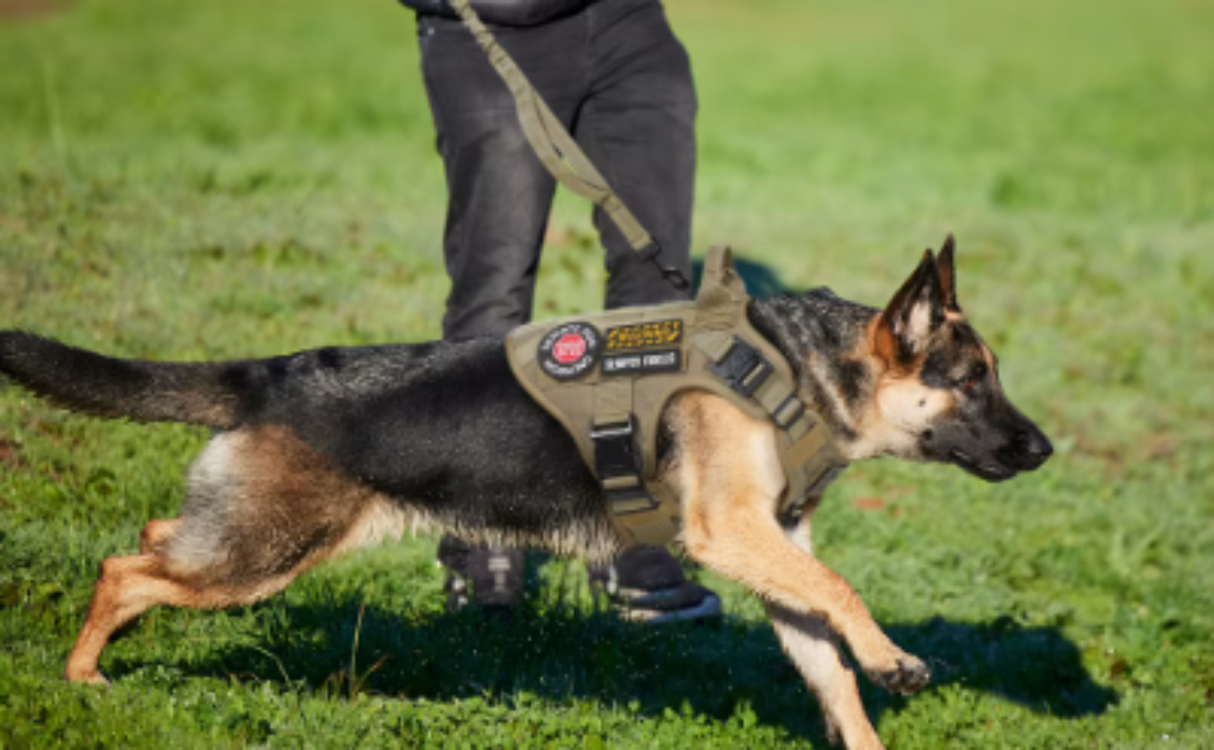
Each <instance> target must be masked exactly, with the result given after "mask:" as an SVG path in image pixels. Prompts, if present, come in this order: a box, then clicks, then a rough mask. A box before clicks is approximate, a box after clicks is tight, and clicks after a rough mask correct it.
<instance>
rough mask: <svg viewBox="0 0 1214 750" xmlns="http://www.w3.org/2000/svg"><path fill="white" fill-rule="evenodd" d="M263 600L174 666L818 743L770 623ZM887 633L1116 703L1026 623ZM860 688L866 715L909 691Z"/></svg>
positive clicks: (346, 691) (945, 677) (922, 650)
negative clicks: (679, 722) (583, 711)
mask: <svg viewBox="0 0 1214 750" xmlns="http://www.w3.org/2000/svg"><path fill="white" fill-rule="evenodd" d="M259 607H262V608H270V609H273V610H274V611H273V612H272V613H267V615H268V616H267V617H266V618H264V619H265V620H266V621H268V622H269V623H271V625H270V626H269V628H268V633H267V638H266V640H265V641H264V642H262V643H259V644H257V645H254V646H242V647H236V648H231V649H216V650H215V651H214V652H212V654H211V655H209V656H207V657H204V658H203V659H202V660H201V661H200V660H198V659H197V657H196V656H195V657H193V658H186V659H183V661H181V662H180V663H179V664H177V665H175V666H176V668H177V669H180V670H181V671H183V672H184V673H186V674H192V675H199V676H202V675H206V676H216V677H221V678H229V679H237V680H240V681H242V682H243V681H248V680H257V681H268V682H278V683H280V684H284V685H286V684H287V683H289V688H290V689H303V690H308V691H315V692H317V693H319V694H331V695H335V696H342V697H348V696H349V695H351V694H352V693H353V692H354V691H358V692H369V693H373V694H380V695H386V696H393V697H399V698H402V699H418V698H426V699H429V700H435V701H446V700H452V699H457V698H471V697H488V698H490V699H495V700H502V701H505V702H507V703H508V702H510V701H511V700H512V699H513V697H514V696H516V695H519V694H530V695H534V696H538V697H540V698H543V699H546V700H550V701H553V702H554V703H561V702H564V701H568V700H570V699H579V698H581V699H590V700H594V701H597V702H601V703H603V704H605V705H615V706H629V707H630V708H631V710H634V711H636V712H637V714H638V715H640V716H653V715H659V714H661V713H662V712H664V711H665V710H666V709H668V708H670V709H673V710H675V711H679V712H692V713H693V714H696V715H705V716H709V717H713V718H716V719H720V720H725V719H728V718H729V717H731V716H734V715H735V714H736V713H737V711H738V710H739V709H740V708H741V707H746V708H749V709H750V710H752V711H753V712H754V714H755V717H756V718H757V720H758V721H759V722H760V723H762V724H766V725H769V726H774V727H783V728H784V729H785V730H786V731H788V732H789V733H790V734H791V735H793V736H795V737H801V738H805V739H808V740H810V741H811V742H812V743H813V744H814V745H815V746H822V745H824V744H825V742H826V739H825V732H824V726H823V724H822V720H821V718H820V713H819V711H817V710H816V708H815V705H814V701H813V699H812V698H811V697H810V696H809V694H808V691H807V690H806V688H805V686H804V683H803V682H802V681H801V678H800V677H799V675H798V674H797V672H796V670H795V669H794V668H793V667H792V665H791V663H790V662H789V661H788V659H787V658H786V657H785V656H784V655H783V654H782V653H781V651H780V647H779V644H778V642H777V640H776V638H775V635H774V634H773V632H772V631H771V628H770V627H769V626H768V625H767V624H766V623H755V622H749V621H744V620H741V619H737V618H726V620H725V621H724V622H722V623H718V624H713V625H696V624H675V625H667V626H661V627H645V626H641V625H635V624H629V623H626V622H622V621H620V620H619V619H618V618H617V617H616V616H615V615H613V614H611V613H609V612H606V611H588V610H586V609H583V608H576V607H559V606H558V607H555V608H554V607H551V606H547V607H546V609H545V610H544V611H541V610H540V608H539V607H538V606H536V605H534V604H525V605H523V606H520V607H518V608H517V609H516V610H514V611H513V613H511V614H508V615H502V616H494V615H490V614H485V613H482V612H480V611H478V610H475V609H469V610H465V611H462V612H459V613H455V614H446V613H441V612H437V611H428V612H427V611H421V610H415V611H408V612H405V613H404V614H402V613H401V612H390V611H386V610H383V609H379V608H377V607H374V606H366V607H364V606H362V605H361V604H360V602H359V601H358V600H356V599H354V598H353V596H352V597H351V598H350V599H349V600H348V601H344V602H339V603H335V604H331V605H312V604H309V605H298V606H297V605H290V604H287V603H286V602H284V601H283V600H281V599H279V600H278V601H275V602H270V603H267V604H263V605H259ZM280 625H281V626H280ZM886 631H887V632H888V633H889V635H890V637H891V638H892V639H893V640H894V641H895V642H896V643H898V644H899V645H901V646H902V647H903V648H905V649H906V650H908V651H910V652H911V653H915V654H917V655H918V656H920V657H921V658H923V659H924V660H925V661H927V662H928V663H929V664H930V665H931V667H932V671H933V675H934V676H933V680H932V687H931V688H929V689H940V688H941V687H944V686H954V685H961V686H962V687H963V689H965V690H978V691H983V692H988V693H993V694H996V695H998V696H1000V697H1001V698H1002V699H1004V700H1007V701H1010V702H1013V703H1016V704H1018V705H1021V706H1024V707H1027V708H1029V709H1031V710H1033V711H1035V712H1038V713H1044V714H1048V715H1051V716H1054V717H1060V718H1074V717H1081V716H1087V715H1093V714H1101V713H1103V712H1105V711H1106V710H1107V709H1108V708H1109V707H1110V706H1112V705H1115V704H1116V703H1117V700H1118V699H1117V695H1116V693H1115V692H1114V691H1113V690H1111V689H1109V688H1106V687H1103V686H1101V685H1099V684H1097V683H1095V682H1094V681H1093V680H1092V679H1091V677H1090V675H1089V674H1088V673H1087V671H1086V669H1085V668H1084V667H1083V665H1082V663H1081V660H1080V656H1079V651H1078V649H1077V648H1076V647H1075V645H1074V644H1073V643H1072V642H1071V641H1069V640H1067V639H1066V638H1065V637H1064V636H1063V635H1062V634H1061V633H1060V632H1059V631H1058V630H1057V629H1056V628H1053V627H1040V628H1038V627H1031V628H1030V627H1024V626H1021V625H1019V624H1016V623H1015V622H1014V621H1012V620H1011V619H1010V618H1002V619H999V620H996V621H994V622H991V623H979V624H971V623H960V622H948V621H945V620H943V619H939V618H937V619H935V620H932V621H929V622H926V623H921V624H897V625H892V626H888V627H886ZM355 643H357V652H355V651H354V644H355ZM355 654H356V655H355ZM352 656H354V657H355V658H353V659H352ZM153 661H154V660H151V659H142V658H135V659H129V660H115V662H114V663H112V664H111V665H110V669H109V672H110V674H111V676H113V677H115V678H117V679H119V680H121V679H122V675H123V674H124V673H130V672H132V671H136V670H140V669H143V668H146V667H151V666H154V665H153ZM155 661H156V664H155V665H163V662H162V661H159V660H155ZM166 666H168V665H166ZM859 682H860V683H861V686H862V692H863V693H864V696H863V697H864V704H865V706H866V708H867V710H868V712H869V715H870V717H871V718H872V719H873V721H874V724H875V723H876V721H877V720H878V719H879V718H880V715H881V714H882V713H883V712H884V711H887V710H891V709H897V708H898V707H900V706H902V705H903V704H904V703H905V701H906V700H908V699H906V698H902V697H898V696H891V695H888V694H886V693H884V692H883V691H881V690H880V689H878V688H876V687H874V686H873V685H872V684H870V683H869V682H868V681H867V680H866V679H864V678H860V680H859ZM910 700H913V699H910Z"/></svg>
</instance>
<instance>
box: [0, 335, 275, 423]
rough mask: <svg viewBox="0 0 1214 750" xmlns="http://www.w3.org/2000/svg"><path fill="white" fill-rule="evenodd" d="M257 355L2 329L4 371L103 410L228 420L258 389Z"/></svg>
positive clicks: (98, 412)
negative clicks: (114, 351)
mask: <svg viewBox="0 0 1214 750" xmlns="http://www.w3.org/2000/svg"><path fill="white" fill-rule="evenodd" d="M259 369H260V368H257V367H256V363H255V362H249V361H245V362H240V361H235V362H145V361H141V360H133V359H115V358H113V357H106V356H104V355H101V354H97V353H96V352H91V351H88V350H87V349H78V348H76V347H73V346H68V345H67V344H61V343H59V342H58V341H54V340H52V339H47V338H43V337H41V336H37V335H35V334H32V333H27V332H25V331H0V373H3V374H4V375H7V376H9V377H10V378H12V379H13V380H14V381H16V382H17V383H19V384H21V385H22V386H25V387H26V388H28V389H29V390H31V391H33V392H34V393H36V394H38V395H39V396H42V397H43V398H45V399H47V400H48V401H51V402H53V403H55V404H57V405H59V406H63V407H66V408H68V409H72V410H75V411H81V412H85V413H87V414H93V415H95V416H99V417H129V418H130V419H134V420H137V421H140V422H187V423H190V424H200V425H208V426H210V427H218V428H229V427H233V426H235V425H236V424H238V423H239V421H240V417H241V414H242V412H244V411H246V408H247V407H248V406H249V403H248V401H249V398H250V397H255V395H256V392H257V391H261V390H262V389H261V388H259V387H257V384H256V383H255V382H254V381H257V380H259V378H258V374H259Z"/></svg>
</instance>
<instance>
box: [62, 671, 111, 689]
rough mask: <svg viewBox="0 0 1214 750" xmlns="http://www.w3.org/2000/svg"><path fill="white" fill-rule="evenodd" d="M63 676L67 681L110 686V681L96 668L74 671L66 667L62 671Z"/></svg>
mask: <svg viewBox="0 0 1214 750" xmlns="http://www.w3.org/2000/svg"><path fill="white" fill-rule="evenodd" d="M63 678H64V679H65V680H67V681H68V682H76V683H83V684H85V685H102V686H104V687H109V686H110V681H109V680H107V679H106V678H105V675H103V674H101V672H100V671H99V670H96V669H94V670H92V671H74V670H72V669H67V670H65V671H64V673H63Z"/></svg>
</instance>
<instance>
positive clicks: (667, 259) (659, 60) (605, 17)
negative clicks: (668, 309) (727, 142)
mask: <svg viewBox="0 0 1214 750" xmlns="http://www.w3.org/2000/svg"><path fill="white" fill-rule="evenodd" d="M591 26H592V30H591V33H592V36H591V44H592V49H593V50H594V58H593V60H594V62H593V64H594V74H593V77H592V79H591V90H590V94H589V96H588V98H587V100H586V103H585V105H584V106H583V107H582V111H581V113H580V114H579V116H578V122H577V139H578V142H579V143H580V144H581V145H582V147H583V148H584V149H585V151H586V153H587V155H588V156H589V157H590V159H591V160H592V161H593V162H594V163H595V164H596V165H597V166H598V168H599V170H600V171H601V172H602V173H603V176H604V177H605V178H606V179H607V181H608V182H609V183H610V184H611V186H612V187H613V188H614V189H615V191H616V192H617V193H618V194H619V196H620V198H621V199H622V200H623V201H624V204H625V205H626V206H628V208H629V209H630V210H631V211H632V212H633V214H635V215H636V217H637V219H638V220H639V221H640V222H641V224H642V226H644V227H645V228H646V229H647V230H648V231H649V232H650V234H652V235H653V236H654V238H655V239H657V241H658V242H659V243H660V244H661V246H662V257H661V259H662V262H663V263H664V264H666V265H671V266H674V267H676V268H678V269H679V270H681V271H682V272H683V273H684V274H685V275H686V276H687V277H688V278H690V276H691V271H690V256H689V251H690V244H691V213H692V203H693V200H694V195H695V163H696V143H695V116H696V109H697V102H696V94H695V87H694V85H693V83H692V77H691V65H690V62H689V60H688V58H687V53H686V52H685V51H684V49H683V46H682V45H681V44H680V43H679V41H678V39H676V38H675V36H674V34H673V32H672V31H671V29H670V26H669V24H668V23H667V22H666V16H665V12H664V11H663V9H662V6H661V4H660V3H658V2H653V1H650V0H620V2H610V3H603V4H601V5H596V6H593V8H592V9H591ZM594 221H595V225H596V227H597V228H598V230H599V232H600V236H601V238H602V242H603V246H604V247H605V248H606V250H607V261H606V262H607V271H608V279H607V294H606V302H607V305H606V306H607V308H608V309H611V308H616V307H628V306H632V305H650V304H656V303H660V302H668V301H674V300H679V299H686V298H687V296H688V293H687V292H685V291H679V290H677V289H675V288H674V287H673V286H671V285H670V283H669V282H668V281H667V280H666V279H665V278H664V277H663V276H662V275H661V274H660V273H659V272H658V271H657V269H656V268H655V267H654V266H653V264H652V263H649V262H647V261H643V260H642V259H641V258H640V257H638V256H637V254H636V252H635V251H634V250H633V249H632V247H631V246H630V245H629V244H628V242H627V241H626V240H625V238H624V236H623V234H621V233H620V231H619V229H618V228H617V227H616V226H615V225H614V223H612V221H611V219H610V217H609V216H608V215H607V214H606V213H605V212H604V211H602V210H601V209H596V211H595V213H594Z"/></svg>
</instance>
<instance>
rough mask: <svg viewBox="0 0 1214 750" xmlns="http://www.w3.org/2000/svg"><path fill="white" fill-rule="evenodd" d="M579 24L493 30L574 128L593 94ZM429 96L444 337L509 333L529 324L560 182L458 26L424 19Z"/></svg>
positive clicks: (421, 32)
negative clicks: (439, 191)
mask: <svg viewBox="0 0 1214 750" xmlns="http://www.w3.org/2000/svg"><path fill="white" fill-rule="evenodd" d="M583 26H584V24H583V23H581V22H580V17H579V16H574V17H571V18H568V19H562V20H561V21H557V22H554V23H552V24H548V25H545V26H542V27H536V28H526V29H500V28H497V29H494V33H495V35H496V36H497V38H498V41H499V43H500V44H501V45H502V46H503V47H504V48H505V49H506V50H507V51H508V52H510V54H511V55H512V56H513V57H514V58H515V61H516V62H517V63H518V64H519V67H521V68H522V69H523V70H524V71H525V72H526V73H527V74H528V76H529V77H530V78H531V80H532V82H533V83H534V84H535V86H536V89H537V90H539V91H540V92H541V94H542V95H543V96H544V97H545V98H546V99H547V100H548V102H549V105H550V106H551V107H552V109H553V111H554V112H555V113H556V114H557V116H558V117H560V118H561V119H562V120H563V121H565V122H566V123H567V124H568V123H570V122H571V121H572V119H573V116H574V113H575V112H576V108H577V105H578V103H579V102H580V100H581V97H582V95H583V92H584V90H585V89H584V85H585V76H584V74H583V72H582V71H584V64H583V62H582V61H584V60H585V53H584V52H585V50H584V38H585V34H584V31H583V30H582V29H583ZM418 33H419V39H420V48H421V56H422V69H423V73H424V76H425V82H426V92H427V95H428V96H429V99H430V109H431V113H432V115H433V118H434V125H435V130H436V131H437V135H438V150H439V153H440V154H441V156H442V158H443V162H444V165H445V168H446V176H447V190H448V208H447V223H446V228H445V230H444V236H443V253H444V259H445V262H446V265H447V273H448V275H449V276H450V278H451V293H450V295H449V296H448V298H447V312H446V315H445V316H444V319H443V336H444V338H464V337H468V336H478V335H493V334H501V333H504V332H506V331H508V330H509V329H511V328H513V327H515V326H518V325H520V324H522V323H525V322H527V321H528V320H530V318H531V305H532V299H533V294H534V288H535V274H536V270H537V268H538V264H539V257H540V248H541V245H542V243H543V238H544V231H545V228H546V226H547V222H548V214H549V211H550V209H551V205H552V196H553V192H554V190H555V185H556V183H555V181H554V180H553V178H552V177H551V175H549V174H548V172H547V170H546V169H545V168H544V166H543V164H542V163H541V162H540V161H539V159H538V158H537V157H536V156H535V153H534V152H533V151H532V149H531V146H530V144H528V143H527V140H526V136H525V135H524V134H523V131H522V128H521V126H520V125H519V123H518V117H517V114H516V112H515V108H514V100H513V98H512V97H511V95H510V91H509V89H508V88H507V87H506V84H505V83H504V82H503V81H502V80H501V78H500V77H499V76H498V74H497V72H496V71H495V70H494V69H493V68H492V66H491V65H490V64H489V62H488V60H487V58H486V57H485V54H484V52H482V51H481V49H480V47H479V46H478V45H477V44H476V42H475V40H474V39H473V38H472V35H471V34H470V33H469V32H468V30H467V29H465V28H464V27H463V26H462V25H461V24H460V23H459V22H458V21H454V20H449V19H442V18H435V17H426V16H423V17H420V18H419V19H418Z"/></svg>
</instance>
